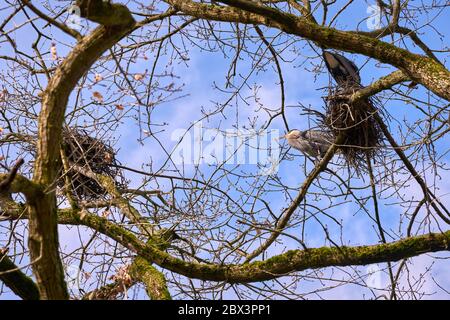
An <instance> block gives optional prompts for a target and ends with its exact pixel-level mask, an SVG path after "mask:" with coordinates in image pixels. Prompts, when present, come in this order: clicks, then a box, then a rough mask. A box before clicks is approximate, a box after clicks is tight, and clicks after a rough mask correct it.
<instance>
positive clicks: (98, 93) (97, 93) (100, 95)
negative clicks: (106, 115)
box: [92, 91, 103, 103]
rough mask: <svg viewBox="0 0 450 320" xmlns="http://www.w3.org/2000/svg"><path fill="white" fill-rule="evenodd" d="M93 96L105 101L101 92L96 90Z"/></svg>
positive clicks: (99, 100) (101, 101)
mask: <svg viewBox="0 0 450 320" xmlns="http://www.w3.org/2000/svg"><path fill="white" fill-rule="evenodd" d="M92 96H93V97H94V99H95V100H97V101H98V102H100V103H103V96H102V94H101V93H100V92H98V91H94V92H93V93H92Z"/></svg>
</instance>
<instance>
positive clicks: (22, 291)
mask: <svg viewBox="0 0 450 320" xmlns="http://www.w3.org/2000/svg"><path fill="white" fill-rule="evenodd" d="M0 280H1V281H3V282H4V283H5V285H6V286H7V287H8V288H10V289H11V290H12V291H13V292H14V293H15V294H16V295H18V296H19V297H21V298H22V299H24V300H39V289H38V287H37V286H36V284H35V283H34V282H33V280H31V278H30V277H28V276H27V275H26V274H24V273H23V272H22V271H21V270H20V268H19V267H18V266H16V264H15V263H14V262H13V261H12V260H11V259H10V258H9V257H8V256H7V255H6V251H3V250H1V249H0Z"/></svg>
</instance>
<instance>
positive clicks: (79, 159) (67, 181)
mask: <svg viewBox="0 0 450 320" xmlns="http://www.w3.org/2000/svg"><path fill="white" fill-rule="evenodd" d="M62 149H63V151H64V154H65V158H66V159H67V163H66V169H67V167H69V170H65V168H64V166H63V167H62V168H61V169H62V170H61V172H62V174H61V177H60V178H59V180H58V187H60V188H66V186H67V185H69V186H70V192H71V193H72V196H75V197H76V198H77V199H80V200H96V199H100V198H103V197H105V196H106V194H107V192H106V190H105V189H104V188H103V187H102V186H101V185H100V183H99V182H98V181H97V179H96V178H95V175H92V173H94V174H100V175H103V176H107V177H110V178H112V179H113V180H114V181H115V182H116V186H117V187H120V188H121V187H123V186H124V179H123V177H122V173H121V170H120V169H119V168H118V167H117V165H118V162H117V160H116V157H115V155H116V154H115V151H114V149H113V148H112V147H111V146H110V145H108V143H107V142H106V141H102V140H100V139H97V138H93V137H91V136H90V135H89V134H88V133H87V132H86V131H84V130H82V129H79V128H64V130H63V141H62ZM118 180H120V181H118Z"/></svg>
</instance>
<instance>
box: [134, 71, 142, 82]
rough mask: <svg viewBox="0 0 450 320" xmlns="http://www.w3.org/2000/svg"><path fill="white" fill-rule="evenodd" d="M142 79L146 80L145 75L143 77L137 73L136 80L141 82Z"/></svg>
mask: <svg viewBox="0 0 450 320" xmlns="http://www.w3.org/2000/svg"><path fill="white" fill-rule="evenodd" d="M142 79H144V75H143V74H141V73H136V74H135V75H134V80H136V81H141V80H142Z"/></svg>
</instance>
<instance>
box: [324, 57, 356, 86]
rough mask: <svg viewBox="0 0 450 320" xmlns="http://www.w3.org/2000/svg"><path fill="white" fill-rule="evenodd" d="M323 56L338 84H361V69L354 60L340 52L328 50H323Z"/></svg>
mask: <svg viewBox="0 0 450 320" xmlns="http://www.w3.org/2000/svg"><path fill="white" fill-rule="evenodd" d="M323 58H324V60H325V64H326V65H327V68H328V71H329V72H330V74H331V75H332V76H333V78H334V80H336V83H337V84H338V85H340V86H348V85H356V86H360V85H361V77H360V75H359V69H358V67H357V66H356V65H355V63H354V62H353V61H351V60H349V59H347V58H346V57H344V56H342V55H340V54H338V53H334V52H328V51H324V52H323Z"/></svg>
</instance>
